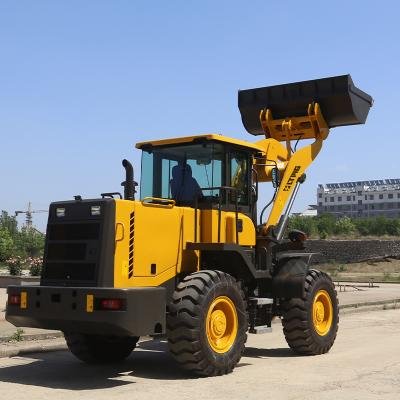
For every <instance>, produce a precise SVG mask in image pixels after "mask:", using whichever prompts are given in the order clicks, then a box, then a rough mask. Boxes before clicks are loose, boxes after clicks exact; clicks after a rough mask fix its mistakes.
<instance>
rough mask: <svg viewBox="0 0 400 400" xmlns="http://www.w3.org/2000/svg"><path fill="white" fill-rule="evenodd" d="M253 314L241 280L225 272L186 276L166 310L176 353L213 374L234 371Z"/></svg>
mask: <svg viewBox="0 0 400 400" xmlns="http://www.w3.org/2000/svg"><path fill="white" fill-rule="evenodd" d="M247 328H248V318H247V312H246V303H245V298H244V293H243V291H242V289H241V287H240V285H239V283H238V282H237V281H236V280H235V279H234V278H233V277H232V276H231V275H228V274H226V273H223V272H220V271H211V270H205V271H201V272H196V273H193V274H191V275H189V276H187V277H186V278H185V279H184V280H183V281H182V282H181V283H179V285H178V286H177V288H176V290H175V292H174V295H173V298H172V301H171V304H170V305H169V313H168V315H167V336H168V343H169V348H170V351H171V354H172V355H173V357H174V358H175V360H176V361H177V362H178V363H179V364H180V365H181V366H182V367H183V368H184V369H186V370H189V371H192V372H194V373H196V374H197V375H202V376H214V375H223V374H227V373H229V372H231V371H232V370H233V368H234V367H235V366H236V365H237V363H238V362H239V360H240V358H241V356H242V353H243V351H244V345H245V342H246V339H247V334H246V332H247Z"/></svg>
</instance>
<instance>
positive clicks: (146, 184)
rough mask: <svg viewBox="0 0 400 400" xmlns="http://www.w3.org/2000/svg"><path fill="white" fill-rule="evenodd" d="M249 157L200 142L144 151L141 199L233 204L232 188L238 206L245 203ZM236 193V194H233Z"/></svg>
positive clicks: (220, 146)
mask: <svg viewBox="0 0 400 400" xmlns="http://www.w3.org/2000/svg"><path fill="white" fill-rule="evenodd" d="M248 158H249V157H248V154H247V153H246V152H241V151H232V152H227V149H226V146H224V145H222V144H221V143H215V142H203V143H196V144H192V143H191V144H181V145H177V146H164V147H151V148H148V149H145V148H143V153H142V174H141V180H140V181H141V184H140V198H141V199H142V200H143V199H144V198H146V197H152V198H163V199H173V200H175V201H176V202H177V203H181V204H193V202H194V201H195V200H198V201H200V202H201V201H202V200H220V196H222V197H223V201H224V202H225V200H226V199H225V196H228V198H229V199H230V200H229V202H231V203H233V202H234V199H233V197H232V193H231V192H233V191H231V192H229V190H228V191H227V192H223V191H221V187H226V186H232V187H235V188H236V189H235V190H234V192H235V193H239V192H240V193H239V195H238V202H239V204H246V203H247V202H248ZM236 190H237V192H236Z"/></svg>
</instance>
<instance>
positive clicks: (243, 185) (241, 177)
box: [229, 151, 249, 205]
mask: <svg viewBox="0 0 400 400" xmlns="http://www.w3.org/2000/svg"><path fill="white" fill-rule="evenodd" d="M230 171H231V172H230V174H231V177H230V178H231V179H230V185H231V187H233V188H235V189H236V191H235V192H232V193H231V194H230V196H229V198H230V202H231V203H232V204H234V203H235V202H236V196H237V202H238V204H240V205H248V204H249V156H248V154H247V153H245V152H241V151H234V152H232V153H231V154H230Z"/></svg>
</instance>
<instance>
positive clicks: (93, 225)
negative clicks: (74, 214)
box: [42, 221, 101, 286]
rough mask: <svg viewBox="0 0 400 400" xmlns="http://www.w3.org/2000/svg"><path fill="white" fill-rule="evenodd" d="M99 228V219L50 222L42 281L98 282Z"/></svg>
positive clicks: (43, 282)
mask: <svg viewBox="0 0 400 400" xmlns="http://www.w3.org/2000/svg"><path fill="white" fill-rule="evenodd" d="M100 230H101V223H100V222H99V221H96V222H95V221H93V222H86V221H84V222H81V223H79V222H67V223H58V224H49V226H48V234H47V243H46V244H47V246H46V253H45V257H44V269H43V273H42V284H44V285H51V284H60V283H62V285H63V286H72V285H76V286H82V285H87V284H95V282H96V271H97V265H98V259H99V254H100Z"/></svg>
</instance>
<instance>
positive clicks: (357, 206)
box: [317, 179, 400, 218]
mask: <svg viewBox="0 0 400 400" xmlns="http://www.w3.org/2000/svg"><path fill="white" fill-rule="evenodd" d="M317 202H318V203H317V204H318V214H324V213H329V214H334V215H335V216H337V217H341V216H348V217H353V218H355V217H360V218H361V217H375V216H378V215H383V216H386V217H389V218H398V217H400V179H383V180H375V181H359V182H343V183H327V184H325V185H318V189H317Z"/></svg>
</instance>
